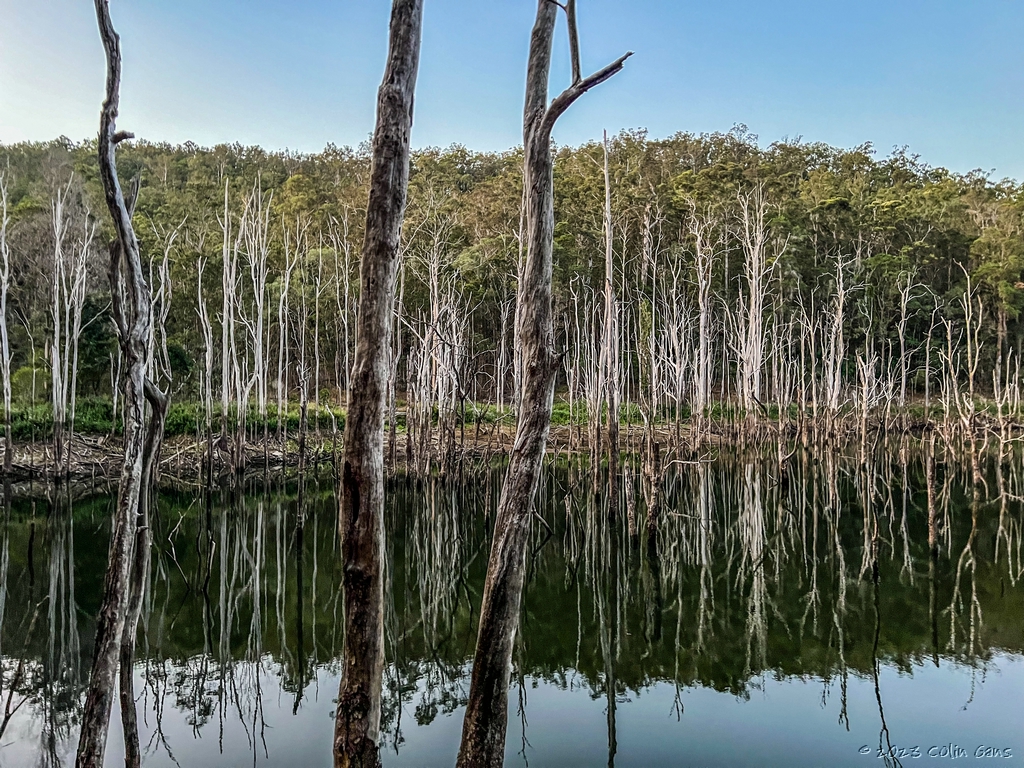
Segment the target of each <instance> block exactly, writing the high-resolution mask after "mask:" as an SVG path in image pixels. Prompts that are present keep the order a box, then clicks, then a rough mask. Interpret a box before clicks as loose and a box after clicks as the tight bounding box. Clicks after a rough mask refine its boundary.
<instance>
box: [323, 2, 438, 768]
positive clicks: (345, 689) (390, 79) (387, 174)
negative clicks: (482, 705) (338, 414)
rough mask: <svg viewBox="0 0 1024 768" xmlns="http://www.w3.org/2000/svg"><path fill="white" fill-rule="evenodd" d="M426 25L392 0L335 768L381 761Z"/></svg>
mask: <svg viewBox="0 0 1024 768" xmlns="http://www.w3.org/2000/svg"><path fill="white" fill-rule="evenodd" d="M422 23H423V0H394V2H393V4H392V11H391V31H390V44H389V50H388V62H387V68H386V70H385V72H384V81H383V83H382V84H381V87H380V90H379V92H378V99H377V127H376V130H375V132H374V138H373V160H372V169H371V178H370V196H369V201H368V204H367V209H366V235H365V240H364V243H363V258H362V263H361V264H360V269H359V280H360V302H359V311H358V314H357V317H356V331H355V340H356V352H355V361H354V364H353V371H352V382H351V386H350V387H349V396H348V413H347V418H346V421H345V449H344V456H343V462H342V476H341V508H340V513H339V526H340V534H341V547H342V558H343V563H344V575H343V583H344V590H345V598H344V605H345V650H344V655H343V660H342V664H343V667H342V677H341V684H340V688H339V692H338V706H337V713H336V719H335V731H334V764H335V766H336V767H337V768H346V767H347V766H360V767H362V766H378V765H379V764H380V752H379V747H378V743H377V742H378V736H379V732H380V715H381V678H382V674H383V668H384V412H385V396H386V393H387V377H388V363H389V358H390V354H391V334H392V318H393V313H394V303H395V281H396V276H397V272H398V264H399V261H400V257H401V254H400V250H399V245H400V238H401V228H402V221H403V219H404V216H405V206H406V199H407V195H408V186H409V141H410V134H411V131H412V114H413V95H414V92H415V88H416V75H417V70H418V68H419V56H420V38H421V29H422Z"/></svg>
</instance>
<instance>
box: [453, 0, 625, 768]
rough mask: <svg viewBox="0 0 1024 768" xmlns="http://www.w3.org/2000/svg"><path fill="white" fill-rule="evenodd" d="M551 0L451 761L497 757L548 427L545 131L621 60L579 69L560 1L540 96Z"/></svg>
mask: <svg viewBox="0 0 1024 768" xmlns="http://www.w3.org/2000/svg"><path fill="white" fill-rule="evenodd" d="M559 7H561V6H560V5H559V4H556V3H554V2H552V0H539V2H538V6H537V19H536V23H535V25H534V28H533V34H532V38H531V41H530V59H529V65H528V71H527V77H526V106H525V110H524V115H523V138H524V148H525V160H524V175H525V176H524V189H525V191H526V192H525V194H526V215H527V242H528V248H527V253H526V262H525V264H524V266H523V271H522V279H521V282H520V285H519V306H518V308H517V314H516V323H517V326H518V334H517V339H518V345H519V347H520V348H521V350H522V389H521V399H520V411H519V414H518V425H517V429H516V440H515V445H514V447H513V449H512V454H511V456H510V459H509V466H508V470H507V473H506V475H505V482H504V485H503V486H502V491H501V501H500V502H499V506H498V514H497V519H496V521H495V525H494V537H493V540H492V544H491V554H490V559H489V561H488V564H487V578H486V581H485V583H484V595H483V603H482V605H481V609H480V627H479V631H478V634H477V645H476V655H475V658H474V662H473V678H472V683H471V686H470V692H469V702H468V705H467V707H466V717H465V721H464V723H463V727H462V745H461V747H460V749H459V757H458V762H457V765H458V766H459V768H483V767H485V766H501V765H502V762H503V760H504V757H505V729H506V726H507V722H508V684H509V675H510V671H511V664H512V647H513V643H514V639H515V633H516V631H517V629H518V627H519V605H520V600H521V598H522V588H523V578H524V574H525V570H526V542H527V538H528V534H529V527H530V519H531V511H532V509H533V502H534V497H535V496H536V492H537V486H538V483H539V479H540V471H541V464H542V462H543V459H544V454H545V450H546V445H547V438H548V431H549V429H550V426H551V408H552V404H553V399H554V391H555V374H556V372H557V370H558V366H559V365H560V363H561V360H560V358H559V355H558V354H557V353H556V351H555V340H554V328H553V323H552V300H551V270H552V249H553V246H554V178H553V160H552V156H551V131H552V129H553V128H554V126H555V122H556V121H557V120H558V118H559V117H560V116H561V115H562V114H563V113H564V112H565V111H566V110H567V109H568V108H569V107H570V106H571V105H572V104H573V102H575V101H576V100H577V99H578V98H579V97H580V96H582V95H583V94H584V93H586V92H587V91H588V90H590V89H591V88H593V87H595V86H596V85H599V84H600V83H603V82H604V81H605V80H607V79H608V78H610V77H612V76H613V75H614V74H615V73H617V72H619V71H620V70H621V69H622V66H623V63H624V62H625V60H626V59H627V58H628V57H629V55H630V54H626V55H625V56H623V57H622V58H620V59H618V60H617V61H615V62H613V63H612V64H610V65H609V66H607V67H605V68H604V69H602V70H600V71H599V72H597V73H595V74H593V75H591V76H590V77H587V78H583V77H581V76H580V63H579V44H578V42H577V32H576V27H575V20H576V7H575V0H568V1H567V3H566V5H565V6H564V7H565V9H566V15H567V17H568V20H569V26H570V31H569V39H570V41H571V46H570V49H571V51H570V52H571V55H572V67H573V83H572V85H571V86H569V88H567V89H566V90H565V91H564V92H563V93H562V94H561V95H559V96H558V97H557V98H556V99H555V100H554V101H553V102H551V104H550V105H549V104H548V75H549V73H550V70H551V48H552V42H553V38H554V30H555V19H556V14H557V11H558V8H559Z"/></svg>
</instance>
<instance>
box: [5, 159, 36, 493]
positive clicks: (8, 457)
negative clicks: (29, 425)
mask: <svg viewBox="0 0 1024 768" xmlns="http://www.w3.org/2000/svg"><path fill="white" fill-rule="evenodd" d="M9 222H10V217H9V216H8V214H7V174H6V173H0V378H2V384H3V393H4V476H5V477H6V476H8V475H10V473H11V463H12V460H13V456H14V443H13V441H12V439H11V344H10V339H9V338H8V335H7V294H8V291H9V290H10V287H11V250H10V247H9V246H8V245H7V225H8V223H9ZM32 364H33V365H35V360H33V362H32ZM6 495H7V494H5V497H6Z"/></svg>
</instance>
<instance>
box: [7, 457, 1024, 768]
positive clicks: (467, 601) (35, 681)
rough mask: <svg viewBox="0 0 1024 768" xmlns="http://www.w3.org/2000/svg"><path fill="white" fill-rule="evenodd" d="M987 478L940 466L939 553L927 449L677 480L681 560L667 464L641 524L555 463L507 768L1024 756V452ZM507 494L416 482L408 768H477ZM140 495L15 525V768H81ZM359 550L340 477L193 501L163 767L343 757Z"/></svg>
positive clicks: (163, 682) (181, 566)
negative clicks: (348, 625) (490, 590)
mask: <svg viewBox="0 0 1024 768" xmlns="http://www.w3.org/2000/svg"><path fill="white" fill-rule="evenodd" d="M983 475H984V477H983V479H984V483H983V484H981V485H978V486H977V487H975V486H974V484H973V483H972V482H971V473H970V471H969V469H968V466H967V463H966V462H963V461H954V460H952V459H951V458H950V457H949V456H940V457H938V459H937V468H936V473H935V483H934V486H933V495H932V502H931V506H932V509H933V510H934V515H935V518H936V521H937V526H938V527H937V532H938V539H937V546H938V554H937V556H935V557H934V558H933V557H932V556H931V555H930V549H929V544H928V517H929V512H928V510H929V495H928V493H927V483H926V480H925V468H924V462H923V461H922V460H921V458H920V456H919V455H918V454H917V452H916V451H915V450H914V449H912V448H902V449H901V448H899V447H896V448H893V449H892V450H888V451H884V452H879V453H877V454H875V455H873V456H869V457H867V458H866V459H862V458H860V457H857V456H854V455H851V456H849V457H846V458H842V457H834V458H828V459H822V460H821V461H818V460H815V459H814V457H813V456H811V455H807V454H804V453H798V454H796V455H794V456H793V457H792V458H790V459H788V460H786V461H785V462H783V463H782V464H781V465H780V462H779V460H778V457H777V456H775V454H774V453H773V454H772V455H770V456H763V457H762V456H743V457H739V456H735V455H730V456H721V457H714V458H709V459H708V460H706V461H704V462H703V463H694V464H679V465H676V466H675V467H673V468H672V473H671V474H670V476H669V478H668V479H667V482H666V503H665V510H664V515H663V518H662V521H661V525H660V527H659V530H658V533H657V535H656V537H654V538H653V539H651V538H650V537H648V536H647V535H646V532H645V528H646V525H645V514H646V511H645V506H644V501H643V499H644V496H643V493H642V488H641V483H640V480H639V473H638V472H636V471H630V470H629V469H628V468H627V471H626V472H625V474H624V476H623V478H622V482H621V483H620V486H621V488H622V493H621V498H620V499H619V504H618V506H619V509H618V510H617V512H612V511H610V510H609V507H608V499H607V498H605V497H604V494H603V493H594V492H593V491H592V489H591V485H590V475H589V473H588V472H586V471H579V470H577V469H573V468H570V467H568V466H565V465H564V464H562V463H555V464H553V465H552V466H551V467H549V468H548V469H547V470H546V474H545V478H544V482H543V488H542V499H541V503H540V505H539V508H540V516H541V517H542V518H543V522H541V521H540V520H538V521H537V522H536V523H535V525H534V527H533V541H532V545H531V548H530V555H529V573H528V583H527V587H526V592H525V598H524V609H523V618H522V628H521V631H520V634H519V636H518V638H517V643H516V650H515V656H514V663H515V669H514V672H513V679H512V685H511V688H510V691H509V702H510V705H509V713H510V714H509V729H508V740H507V759H506V764H507V765H510V766H516V765H522V766H527V765H529V766H537V767H540V766H598V765H601V766H603V765H612V764H614V765H618V766H651V765H658V766H661V765H664V766H694V767H697V766H748V765H749V766H798V767H804V766H806V767H808V768H810V767H811V766H872V765H929V764H931V765H944V764H947V763H949V762H950V761H951V760H957V761H959V762H958V763H956V764H970V765H1021V764H1024V706H1022V704H1024V585H1022V584H1021V581H1020V579H1021V576H1022V575H1024V566H1022V560H1021V522H1022V509H1021V503H1020V499H1021V498H1022V497H1024V472H1022V468H1021V459H1020V457H1019V456H1016V455H1003V456H999V455H996V454H993V455H989V456H986V457H985V458H984V459H983ZM500 481H501V473H500V472H487V471H483V470H481V471H475V472H470V471H468V470H467V471H466V472H465V473H464V474H463V475H462V477H460V478H450V479H447V480H434V481H431V482H428V483H416V482H413V481H409V480H406V479H404V478H397V479H395V480H393V481H391V490H392V495H391V499H392V504H391V508H390V509H389V511H388V529H389V542H388V557H389V570H390V574H391V576H392V587H391V590H390V593H389V596H388V616H387V626H386V633H387V643H388V668H387V672H386V680H385V687H386V702H385V712H384V727H385V734H384V739H383V740H384V745H385V750H384V764H385V766H389V767H393V768H397V767H398V766H409V767H410V768H411V767H413V766H423V767H424V768H434V767H435V766H451V765H453V764H454V759H455V754H456V752H457V750H458V743H459V737H460V731H461V726H462V716H463V711H464V706H465V699H466V696H467V693H468V687H469V668H470V663H471V660H472V655H473V644H474V640H475V630H476V620H477V611H478V608H479V603H480V593H481V589H482V584H483V577H484V569H485V566H486V559H487V550H488V545H489V538H488V537H489V527H490V523H491V520H492V518H493V512H494V508H495V505H496V502H497V496H498V493H499V490H500ZM111 504H112V502H111V500H110V498H109V496H107V495H104V494H102V493H94V494H86V495H85V496H84V497H81V498H78V499H76V500H70V499H69V498H67V495H66V494H61V493H55V492H53V491H51V492H50V494H49V499H46V498H40V499H37V500H36V501H29V500H24V499H19V500H17V501H15V502H14V503H13V505H12V507H11V510H10V512H9V519H8V521H7V522H6V523H5V525H4V528H3V532H2V539H0V578H2V584H3V587H2V589H0V622H2V628H0V655H2V663H3V689H2V694H0V719H2V713H3V712H5V711H12V712H13V713H14V714H13V715H12V717H11V719H10V722H9V724H8V725H7V727H6V730H5V732H4V733H3V735H2V737H0V766H4V767H5V768H6V767H7V766H11V767H12V768H13V767H14V766H19V767H20V766H35V765H39V766H57V765H69V764H71V763H72V762H73V757H74V751H75V745H76V741H77V718H78V711H79V706H80V702H81V700H82V697H83V683H84V680H85V677H86V675H87V673H88V667H89V662H90V660H91V653H92V636H93V632H94V622H93V618H92V617H93V615H94V613H95V610H96V608H97V606H98V603H99V599H100V588H101V582H102V576H103V568H104V565H105V559H106V547H107V535H108V530H109V515H110V510H111ZM631 514H632V515H633V516H634V517H635V518H636V520H637V523H638V528H639V529H640V531H641V535H639V536H637V537H635V538H634V537H631V536H630V535H629V523H628V521H629V518H630V516H631ZM335 529H336V525H335V497H334V492H333V485H332V482H331V480H330V478H326V479H322V480H320V481H315V480H307V481H306V482H305V483H304V484H303V486H302V488H301V489H300V487H299V485H298V483H296V482H289V483H287V484H283V485H280V484H279V485H275V484H273V483H270V484H269V485H264V484H259V485H255V486H252V487H247V488H246V489H245V491H244V492H237V493H234V494H232V493H229V492H217V493H214V494H212V495H210V496H209V497H206V496H204V495H203V494H202V493H197V494H195V495H193V494H184V493H180V492H179V493H165V494H163V496H162V497H161V500H160V509H159V515H158V519H157V521H156V523H155V540H156V542H157V543H156V551H155V553H154V560H153V569H152V574H151V588H150V593H149V598H148V603H147V607H146V613H145V616H144V622H145V626H144V627H143V628H142V629H141V630H140V632H141V637H140V645H139V652H138V660H137V664H136V669H135V676H136V692H137V694H138V697H139V707H140V729H141V739H142V743H143V745H144V747H145V749H146V757H145V765H147V766H175V765H178V766H198V767H200V768H203V767H205V766H210V767H213V766H246V765H258V766H261V765H267V766H298V765H302V766H324V768H327V766H329V765H330V744H331V731H332V719H331V715H332V709H333V699H334V696H335V695H336V692H337V685H338V670H339V666H338V663H337V661H336V659H337V657H338V654H339V649H340V647H341V642H342V637H341V635H340V628H341V626H342V621H341V610H342V606H341V600H340V597H339V591H338V584H339V583H340V574H339V569H338V566H337V552H338V547H337V542H336V535H335ZM37 612H38V613H37ZM33 616H35V623H34V626H31V625H32V623H33V622H32V619H33ZM30 626H31V630H32V631H31V632H29V629H30ZM19 669H20V672H19ZM15 678H19V679H18V681H17V682H18V685H17V686H15V687H14V689H13V690H12V689H11V686H12V682H13V681H14V680H15ZM107 764H108V765H110V766H117V765H122V764H123V760H122V747H121V733H120V721H119V715H118V713H117V712H116V711H115V713H114V717H113V721H112V727H111V733H110V742H109V747H108V759H107Z"/></svg>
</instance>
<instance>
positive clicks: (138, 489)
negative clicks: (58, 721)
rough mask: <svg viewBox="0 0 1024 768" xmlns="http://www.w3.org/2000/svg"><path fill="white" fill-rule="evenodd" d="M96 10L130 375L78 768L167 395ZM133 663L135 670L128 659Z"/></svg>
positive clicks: (113, 252) (120, 327)
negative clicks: (151, 359)
mask: <svg viewBox="0 0 1024 768" xmlns="http://www.w3.org/2000/svg"><path fill="white" fill-rule="evenodd" d="M95 5H96V17H97V20H98V22H99V30H100V38H101V39H102V41H103V47H104V50H105V52H106V58H107V92H106V100H105V101H104V103H103V111H102V113H101V116H100V135H99V142H98V150H99V170H100V180H101V182H102V184H103V193H104V197H105V199H106V203H107V208H108V209H109V211H110V215H111V218H112V219H113V223H114V231H115V233H116V237H115V238H114V240H113V242H112V243H111V246H110V289H111V314H112V315H113V319H114V324H115V326H116V328H117V333H118V339H119V341H120V345H121V350H122V354H123V356H124V359H125V364H126V365H125V367H126V371H127V375H126V382H125V390H124V410H123V418H124V462H123V465H122V468H121V478H120V485H119V489H118V497H117V506H116V508H115V511H114V520H113V531H112V533H111V537H110V550H109V554H108V562H107V571H106V576H105V578H104V582H103V599H102V602H101V604H100V609H99V613H98V615H97V617H96V644H95V651H94V656H93V663H92V672H91V675H90V679H89V688H88V692H87V695H86V699H85V707H84V710H83V712H82V728H81V734H80V736H79V741H78V756H77V759H76V765H77V766H78V768H102V766H103V754H104V750H105V749H106V741H107V729H108V726H109V724H110V706H111V703H112V702H113V698H114V686H115V682H116V677H117V669H118V656H119V654H120V652H121V650H122V640H123V638H124V633H125V619H126V614H127V613H128V609H129V593H130V584H129V579H130V577H131V571H132V553H133V543H134V539H135V537H136V535H137V534H138V531H139V525H140V523H139V512H140V510H141V509H143V505H144V504H145V501H146V494H145V492H144V490H143V489H144V484H145V482H146V480H147V477H146V474H148V473H149V472H150V471H151V469H150V467H151V466H152V462H153V461H155V458H154V457H155V456H156V451H157V449H158V447H159V440H160V437H161V436H162V427H161V429H160V430H159V432H156V433H151V434H150V436H149V438H148V439H147V435H146V433H145V425H144V420H145V412H146V399H147V398H149V399H150V400H151V402H154V403H157V402H160V403H166V400H165V398H164V396H163V394H162V393H160V392H159V390H157V389H156V387H155V386H154V385H153V384H152V383H151V382H149V381H148V380H147V378H146V364H147V357H148V355H147V344H148V342H149V335H150V334H149V331H150V328H149V326H150V320H149V317H150V301H151V294H150V289H149V286H148V285H147V283H146V279H145V276H144V273H143V270H142V259H141V257H140V254H139V242H138V239H137V238H136V236H135V230H134V229H133V227H132V221H131V220H132V212H133V210H134V207H135V198H136V195H137V193H138V186H137V185H133V189H132V192H131V194H130V195H129V199H128V200H127V201H126V200H125V197H124V194H123V193H122V191H121V185H120V182H119V181H118V178H117V164H116V160H115V157H114V153H115V147H116V145H117V144H118V142H120V141H122V140H124V139H127V138H131V134H128V133H123V132H120V133H118V132H115V122H116V119H117V109H118V101H119V91H120V81H121V46H120V39H119V38H118V35H117V33H116V32H115V31H114V27H113V24H112V23H111V21H110V9H109V8H108V6H107V0H95ZM159 413H160V418H161V419H162V413H163V410H162V409H160V411H159ZM161 425H162V421H161ZM139 578H142V579H144V578H145V574H139ZM128 663H129V665H130V660H129V662H128ZM129 674H130V670H129ZM133 704H134V702H133Z"/></svg>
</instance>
